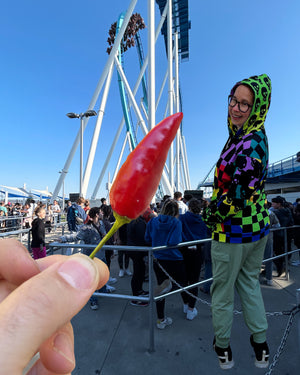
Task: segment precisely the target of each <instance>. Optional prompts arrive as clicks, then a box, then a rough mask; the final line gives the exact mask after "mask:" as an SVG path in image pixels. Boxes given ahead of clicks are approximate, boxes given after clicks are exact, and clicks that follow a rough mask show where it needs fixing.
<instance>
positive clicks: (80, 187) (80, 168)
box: [79, 115, 83, 197]
mask: <svg viewBox="0 0 300 375" xmlns="http://www.w3.org/2000/svg"><path fill="white" fill-rule="evenodd" d="M82 170H83V115H81V116H80V167H79V196H80V197H82Z"/></svg>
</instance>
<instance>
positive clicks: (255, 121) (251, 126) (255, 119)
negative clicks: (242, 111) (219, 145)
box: [227, 74, 271, 136]
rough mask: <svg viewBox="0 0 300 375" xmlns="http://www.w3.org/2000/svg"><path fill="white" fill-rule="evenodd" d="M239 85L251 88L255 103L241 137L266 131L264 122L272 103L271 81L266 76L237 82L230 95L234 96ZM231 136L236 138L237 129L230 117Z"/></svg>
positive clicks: (229, 128) (262, 75)
mask: <svg viewBox="0 0 300 375" xmlns="http://www.w3.org/2000/svg"><path fill="white" fill-rule="evenodd" d="M239 85H245V86H248V87H250V89H251V90H252V91H253V94H254V102H253V107H252V110H251V113H250V115H249V117H248V119H247V121H246V122H245V123H244V125H243V129H242V132H241V135H245V134H249V133H251V132H252V131H253V130H256V131H258V130H261V129H264V122H265V119H266V116H267V112H268V110H269V107H270V103H271V80H270V78H269V77H268V76H267V75H266V74H261V75H259V76H252V77H250V78H246V79H243V80H242V81H240V82H237V83H236V84H235V85H234V86H233V88H232V89H231V92H230V95H233V94H234V92H235V90H236V88H237V87H238V86H239ZM227 123H228V130H229V134H230V135H231V136H232V135H233V136H234V135H235V134H236V133H237V130H238V129H237V127H236V126H234V125H233V124H232V122H231V119H230V117H229V115H228V120H227Z"/></svg>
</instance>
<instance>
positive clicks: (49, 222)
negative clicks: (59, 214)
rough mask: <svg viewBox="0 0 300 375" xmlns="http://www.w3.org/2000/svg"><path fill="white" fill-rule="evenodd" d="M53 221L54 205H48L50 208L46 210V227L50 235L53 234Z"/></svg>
mask: <svg viewBox="0 0 300 375" xmlns="http://www.w3.org/2000/svg"><path fill="white" fill-rule="evenodd" d="M52 220H53V211H52V204H48V207H47V210H46V216H45V227H46V228H47V231H48V233H50V232H51V227H52Z"/></svg>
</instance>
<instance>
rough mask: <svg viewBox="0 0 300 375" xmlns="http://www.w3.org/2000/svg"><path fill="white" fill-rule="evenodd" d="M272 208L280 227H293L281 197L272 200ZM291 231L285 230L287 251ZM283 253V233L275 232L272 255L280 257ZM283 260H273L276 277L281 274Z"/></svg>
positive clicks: (290, 213) (291, 216) (281, 231)
mask: <svg viewBox="0 0 300 375" xmlns="http://www.w3.org/2000/svg"><path fill="white" fill-rule="evenodd" d="M272 208H273V212H274V214H275V215H276V216H277V217H278V220H279V223H280V226H281V227H291V226H293V225H294V219H293V215H292V212H291V210H290V209H289V208H288V207H286V206H285V200H284V198H283V197H281V196H279V195H278V196H277V197H275V198H273V199H272ZM291 234H292V232H291V230H290V231H288V230H287V246H288V249H287V250H290V249H291ZM284 251H285V244H284V231H283V230H277V231H276V232H275V233H274V253H275V255H281V254H283V253H284ZM284 262H285V259H284V257H281V258H278V259H275V260H274V264H275V266H276V269H277V277H280V276H281V275H282V273H283V265H284Z"/></svg>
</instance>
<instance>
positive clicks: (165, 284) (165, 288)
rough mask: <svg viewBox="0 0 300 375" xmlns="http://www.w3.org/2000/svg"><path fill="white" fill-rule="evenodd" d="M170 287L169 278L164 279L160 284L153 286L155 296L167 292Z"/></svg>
mask: <svg viewBox="0 0 300 375" xmlns="http://www.w3.org/2000/svg"><path fill="white" fill-rule="evenodd" d="M171 289H172V282H171V280H170V279H166V280H164V281H163V282H162V283H161V284H160V285H157V287H156V288H155V291H154V294H155V296H160V295H161V294H165V293H168V292H169V291H170V290H171Z"/></svg>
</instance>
